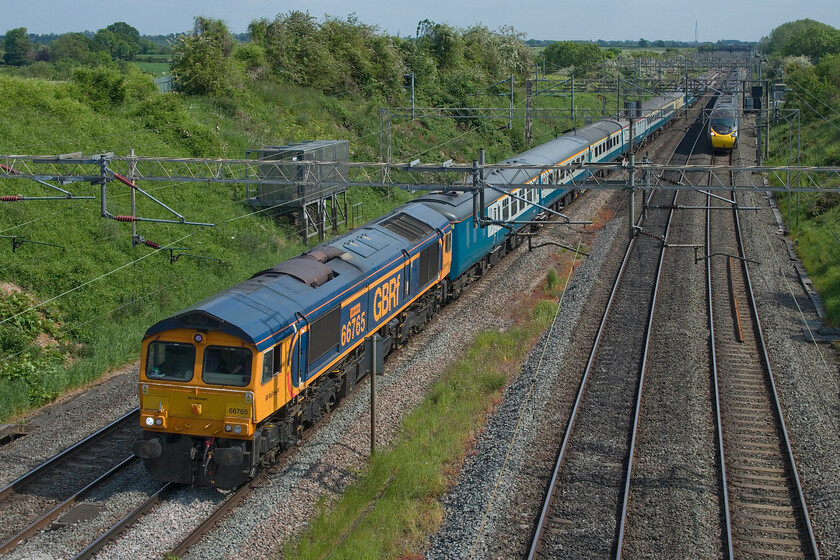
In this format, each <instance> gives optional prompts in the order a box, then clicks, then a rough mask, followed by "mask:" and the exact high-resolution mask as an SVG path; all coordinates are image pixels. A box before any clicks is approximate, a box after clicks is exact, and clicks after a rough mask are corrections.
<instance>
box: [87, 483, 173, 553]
mask: <svg viewBox="0 0 840 560" xmlns="http://www.w3.org/2000/svg"><path fill="white" fill-rule="evenodd" d="M180 487H181V485H180V484H175V483H173V482H167V483H166V484H165V485H164V486H162V487H161V488H160V489H159V490H158V491H157V492H155V493H154V494H152V495H151V496H150V497H149V499H147V500H146V501H145V502H143V503H142V504H140V506H138V507H137V508H136V509H135V510H134V511H132V512H131V513H129V514H128V515H126V516H125V517H123V518H122V519H120V520H119V521H118V522H117V523H116V524H115V525H114V526H112V527H111V528H110V529H108V531H106V532H105V534H103V535H101V536H100V537H99V538H97V539H96V540H95V541H93V542H92V543H90V544H89V545H88V546H87V547H85V549H84V550H82V551H81V552H79V553H78V554H77V555H76V556H74V557H73V558H74V560H83V559H85V558H91V557H93V555H94V554H96V553H97V552H99V551H100V550H101V549H102V548H103V547H104V546H105V545H106V544H108V543H109V542H110V541H112V540H114V539H115V538H117V537H118V536H119V535H120V533H122V532H123V531H125V530H126V529H127V528H129V527H130V526H131V525H133V524H134V523H135V522H136V521H137V520H138V519H140V517H141V516H142V515H143V514H145V513H146V512H148V511H149V510H151V509H152V508H153V507H154V506H156V505H157V504H158V503H159V502H160V501H161V500H162V499H165V498H166V497H168V496H169V495H170V494H172V493H173V492H174V491H175V490H177V489H178V488H180Z"/></svg>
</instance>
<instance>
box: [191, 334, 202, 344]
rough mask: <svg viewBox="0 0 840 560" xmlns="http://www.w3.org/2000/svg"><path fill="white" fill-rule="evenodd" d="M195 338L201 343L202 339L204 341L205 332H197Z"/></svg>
mask: <svg viewBox="0 0 840 560" xmlns="http://www.w3.org/2000/svg"><path fill="white" fill-rule="evenodd" d="M193 340H195V341H196V342H198V343H199V344H201V342H202V341H204V335H203V334H201V333H195V334H194V335H193Z"/></svg>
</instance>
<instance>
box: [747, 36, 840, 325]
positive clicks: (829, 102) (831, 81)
mask: <svg viewBox="0 0 840 560" xmlns="http://www.w3.org/2000/svg"><path fill="white" fill-rule="evenodd" d="M762 48H763V49H764V51H765V52H766V53H767V55H768V57H769V62H770V63H771V72H772V76H771V77H772V80H773V81H775V82H782V81H783V82H784V84H785V87H786V88H787V89H788V91H787V92H786V97H785V102H784V104H783V105H781V107H780V108H779V111H778V112H777V113H776V114H777V115H778V117H777V122H774V123H773V124H772V129H771V143H770V146H771V154H770V155H771V158H770V160H769V163H771V164H778V165H787V164H788V163H790V164H792V165H797V164H798V165H807V166H823V167H837V166H839V165H840V30H837V29H834V28H833V27H831V26H828V25H825V24H823V23H819V22H816V21H813V20H799V21H795V22H790V23H786V24H784V25H781V26H779V27H777V28H776V29H774V30H773V32H772V33H771V34H770V35H769V37H767V38H765V40H763V41H762ZM797 112H798V116H799V118H798V119H797ZM800 144H801V153H800V154H799V161H798V162H797V149H798V147H799V145H800ZM794 179H795V178H794ZM799 180H800V181H802V179H801V178H800V179H799ZM794 184H796V183H794ZM823 186H824V187H834V188H837V187H838V186H840V181H838V180H837V179H836V178H828V180H827V181H826V182H825V184H823ZM778 198H779V205H780V207H781V209H782V214H783V216H784V217H785V218H786V219H787V220H788V229H789V230H790V231H791V236H792V237H793V238H794V239H796V240H797V242H798V244H797V250H798V251H799V254H800V256H801V258H802V260H803V263H804V264H805V267H806V268H807V270H808V274H809V276H810V277H811V279H812V280H813V282H814V285H815V286H816V288H817V289H818V290H819V292H820V294H821V296H822V299H823V303H824V304H825V307H826V312H827V313H828V319H829V321H830V322H832V323H833V324H840V259H838V255H840V226H838V224H840V204H838V203H840V195H837V194H834V193H807V194H806V193H803V194H800V195H799V196H787V195H782V196H779V197H778Z"/></svg>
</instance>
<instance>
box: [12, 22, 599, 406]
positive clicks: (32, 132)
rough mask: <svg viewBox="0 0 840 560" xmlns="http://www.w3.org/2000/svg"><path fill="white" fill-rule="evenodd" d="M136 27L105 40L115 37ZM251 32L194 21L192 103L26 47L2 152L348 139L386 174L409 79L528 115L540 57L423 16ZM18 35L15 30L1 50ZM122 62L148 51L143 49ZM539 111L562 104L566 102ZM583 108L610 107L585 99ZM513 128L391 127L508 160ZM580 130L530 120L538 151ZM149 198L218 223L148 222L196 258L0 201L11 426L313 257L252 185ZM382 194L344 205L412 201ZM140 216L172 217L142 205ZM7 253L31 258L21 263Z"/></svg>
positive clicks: (103, 225)
mask: <svg viewBox="0 0 840 560" xmlns="http://www.w3.org/2000/svg"><path fill="white" fill-rule="evenodd" d="M127 27H130V26H127V24H124V25H117V24H114V26H109V28H108V30H109V33H111V34H117V32H118V31H119V30H124V31H125V30H126V28H127ZM128 31H130V30H128ZM251 31H252V33H253V40H252V41H249V42H244V43H243V42H240V41H239V40H238V39H237V37H235V36H232V35H231V34H230V33H229V31H228V30H227V28H226V27H225V26H224V24H223V23H221V22H219V21H215V20H208V19H205V18H198V19H197V20H196V28H195V30H194V33H192V34H188V35H184V36H183V37H182V38H181V39H180V40H177V41H176V44H175V48H174V54H173V72H176V73H177V74H178V77H179V87H180V89H181V90H180V91H178V92H175V93H168V94H161V93H159V92H158V91H157V88H156V87H155V85H154V84H153V83H152V78H151V76H150V75H149V74H147V73H145V72H142V71H141V70H139V69H138V67H137V66H136V65H135V64H134V63H133V61H129V60H122V59H119V60H115V59H114V58H113V56H112V54H111V51H108V57H110V59H108V58H107V57H105V56H104V53H105V51H104V50H96V49H93V48H92V45H94V43H93V38H91V37H89V36H87V35H84V34H78V36H77V35H72V34H71V36H70V37H66V36H64V35H62V36H60V37H57V38H55V39H54V40H53V42H52V43H49V44H47V45H46V48H47V49H48V52H49V53H51V55H50V56H53V55H55V56H56V57H58V56H59V55H58V54H56V53H61V52H64V53H70V52H74V53H76V54H74V55H72V56H70V55H68V58H56V60H55V61H51V60H41V61H35V60H34V58H32V56H31V55H32V53H33V51H36V50H37V49H40V47H39V46H37V45H36V46H33V45H32V44H30V45H29V47H27V48H26V49H23V48H22V49H21V50H20V52H21V53H24V52H26V53H28V54H27V55H26V56H27V59H26V61H25V63H24V65H23V66H6V67H4V68H2V69H0V90H2V91H3V92H4V95H3V96H0V125H1V126H2V127H3V131H4V134H3V138H2V140H0V153H5V154H21V153H24V154H25V153H29V154H62V153H71V152H82V153H83V154H86V155H90V154H97V153H105V152H113V153H115V154H117V155H123V156H124V155H127V154H128V153H129V151H130V150H132V149H134V150H135V153H136V154H137V155H141V156H169V157H221V158H241V157H243V155H244V153H245V150H246V149H248V148H255V147H262V146H266V145H282V144H286V143H290V142H295V141H300V140H305V139H319V138H335V139H346V140H349V141H350V147H351V158H352V159H353V160H356V161H376V160H378V158H379V145H378V141H379V109H380V108H381V107H385V106H389V105H392V106H406V105H408V100H409V92H408V91H407V90H406V89H405V88H404V82H403V74H404V73H409V72H414V73H415V77H416V87H417V91H416V100H415V102H416V105H417V106H424V105H425V106H446V105H462V106H464V105H465V106H496V107H506V106H507V103H508V100H507V99H505V98H503V97H498V96H496V95H495V94H497V93H504V92H505V91H506V86H505V85H501V86H499V87H498V89H496V90H493V89H491V90H489V91H488V92H486V93H491V94H494V95H490V96H486V97H477V96H474V95H473V94H474V93H475V92H476V91H480V90H482V89H484V88H486V87H487V86H489V85H492V84H493V83H494V81H495V80H496V78H499V77H501V78H505V77H507V76H509V75H510V74H511V73H513V74H514V76H515V79H516V82H517V87H516V95H517V98H516V100H515V102H516V105H517V106H519V107H521V106H522V104H523V99H522V93H521V92H522V89H523V88H522V80H523V79H524V76H525V73H526V72H527V70H528V69H529V68H531V64H532V62H533V59H532V58H531V55H530V52H529V51H528V49H527V48H525V47H524V46H523V45H522V43H521V41H520V37H519V36H518V35H517V34H516V33H515V32H514V31H513V30H510V29H504V30H501V31H499V32H494V31H490V30H488V29H487V28H484V27H473V28H469V29H465V30H464V29H456V28H453V27H450V26H447V25H443V24H435V23H433V22H429V21H424V22H421V24H420V25H419V27H418V36H417V37H415V38H413V39H401V38H396V37H389V36H384V35H382V34H380V33H378V32H377V31H376V29H375V28H372V27H370V26H367V25H364V24H362V23H360V22H358V21H356V20H355V19H353V18H348V19H346V20H338V19H334V18H326V19H325V20H323V21H317V20H315V19H314V18H312V17H311V16H309V15H308V14H305V13H300V12H291V13H289V14H286V15H281V16H278V17H277V18H276V19H275V20H273V21H268V20H261V21H257V22H254V23H253V24H252V26H251ZM261 33H262V34H261ZM97 34H98V32H97ZM95 35H96V34H94V38H95ZM124 35H126V36H129V37H130V36H134V34H133V33H130V32H128V33H124ZM24 36H25V33H18V34H15V33H11V32H7V33H6V36H5V38H4V41H5V40H6V39H7V38H9V37H11V39H8V40H9V41H11V42H12V43H14V41H15V37H18V38H21V37H24ZM101 36H103V37H108V36H109V35H108V34H105V33H103V34H101ZM83 38H84V40H82V39H83ZM304 38H308V39H314V40H312V41H305V40H304ZM21 40H22V39H21ZM24 42H25V41H24ZM56 42H57V44H55V43H56ZM96 44H99V43H96ZM312 44H317V45H319V47H318V48H320V49H323V50H320V51H318V52H317V53H314V54H317V55H318V56H323V57H327V60H328V61H329V64H330V65H331V66H336V67H338V68H340V69H341V72H340V74H336V73H331V74H329V75H328V76H326V77H329V79H325V75H323V74H318V72H316V71H314V70H311V69H308V68H309V67H308V65H307V64H306V62H305V61H306V60H308V57H310V56H313V53H312V52H307V51H306V50H305V49H306V48H309V47H310V46H311V45H312ZM74 45H75V46H74ZM80 45H81V46H80ZM71 47H73V48H72V49H71ZM76 47H78V48H76ZM86 48H87V50H86ZM74 49H75V50H74ZM13 50H14V49H11V50H10V51H7V52H11V51H13ZM114 52H115V53H118V52H124V53H129V54H130V53H132V52H135V53H136V54H134V55H133V56H134V58H135V59H136V58H137V57H144V56H145V57H149V56H152V55H143V54H142V49H141V50H140V51H133V50H132V49H128V50H122V51H120V50H115V51H114ZM92 53H93V55H92ZM96 53H99V54H96ZM61 56H64V55H61ZM127 56H128V55H127ZM73 57H75V58H73ZM203 62H207V63H208V64H203ZM295 67H301V68H303V69H304V70H305V71H304V70H301V69H300V68H298V69H295ZM38 68H40V69H41V70H38ZM322 70H324V69H323V68H322ZM40 73H43V76H41V77H34V76H39V75H40ZM221 75H223V76H221ZM538 103H541V104H543V105H544V106H554V107H561V106H566V107H567V106H568V100H566V99H563V100H558V99H547V100H538ZM576 104H577V105H578V107H582V106H583V107H585V106H589V107H600V106H601V103H600V101H599V100H598V99H596V98H594V96H585V95H580V96H578V97H577V100H576ZM610 106H612V102H611V105H610ZM507 124H508V123H507V119H502V120H483V121H479V122H476V121H470V120H457V121H456V120H451V119H417V120H415V121H410V120H407V119H406V120H395V121H394V122H393V123H392V154H393V158H394V159H396V160H399V159H402V160H404V161H408V160H411V159H415V158H417V157H422V158H423V159H424V161H430V160H431V161H443V160H446V159H450V158H452V159H455V160H456V161H470V160H472V159H473V158H474V157H475V156H476V154H477V153H478V150H479V148H482V147H483V148H486V149H487V157H488V159H489V160H490V161H497V160H499V159H502V158H504V157H506V156H509V155H511V154H513V153H516V152H518V151H522V150H523V149H524V147H525V146H524V140H523V124H522V122H521V121H514V122H513V127H512V128H508V127H507ZM569 126H571V125H570V123H568V122H562V121H545V122H543V121H536V122H535V123H534V133H535V142H542V141H545V140H547V139H549V138H553V137H554V136H555V135H556V134H558V133H560V132H562V131H563V130H564V129H565V128H568V127H569ZM140 186H141V187H143V188H145V189H147V190H148V191H149V192H150V193H151V194H153V195H154V196H155V197H157V198H158V199H160V200H161V201H162V202H164V203H166V204H167V205H169V206H170V207H172V208H174V209H176V210H177V211H178V212H180V213H182V214H183V215H184V216H185V217H186V218H187V219H188V220H190V221H198V222H207V223H213V224H215V226H214V227H205V228H198V227H187V226H176V225H168V224H139V225H138V234H139V235H142V236H144V237H145V238H147V239H149V240H151V241H155V242H158V243H160V244H161V245H162V246H164V247H175V248H178V250H176V251H173V253H172V255H173V256H175V255H178V254H180V253H187V254H188V255H194V256H192V257H191V256H183V257H181V258H179V259H178V260H177V261H176V262H170V258H169V257H170V252H169V251H160V252H156V251H154V250H152V249H150V248H148V247H145V246H142V245H141V246H137V247H133V246H132V244H131V238H130V231H129V227H130V226H129V225H128V224H122V223H119V222H115V221H113V220H106V219H103V218H100V217H99V206H98V202H96V201H94V200H87V201H86V200H64V201H21V202H14V203H2V204H0V302H2V304H0V421H3V420H4V419H8V418H10V417H11V416H13V415H15V414H17V413H19V412H21V411H24V410H26V409H27V408H29V407H32V406H39V405H41V404H43V403H45V402H49V401H50V400H51V399H53V398H55V397H56V396H57V395H59V394H61V393H62V392H63V391H65V390H66V389H67V388H68V387H76V386H80V385H83V384H85V383H88V382H91V381H93V380H95V379H97V378H98V377H99V376H101V375H102V374H103V372H107V371H110V370H114V369H116V368H119V367H120V366H122V365H123V364H125V363H127V362H129V361H131V360H133V359H136V358H137V356H138V352H139V347H140V344H139V341H140V339H141V337H142V334H143V332H144V331H145V329H146V328H147V327H148V326H149V325H150V324H152V323H154V322H155V321H156V320H158V319H159V318H161V317H163V316H165V315H167V314H170V313H173V312H175V311H177V310H178V309H181V308H183V307H185V306H187V305H189V304H191V303H194V302H195V301H198V300H200V299H201V298H203V297H206V296H207V295H210V294H212V293H214V292H217V291H219V290H221V289H223V288H225V287H228V286H230V285H232V284H234V283H235V282H237V281H240V280H243V279H245V278H247V277H248V276H249V275H251V274H252V273H254V272H256V271H258V270H262V269H265V268H267V267H269V266H272V265H274V264H276V263H277V262H279V261H281V260H283V259H286V258H289V257H291V256H293V255H295V254H297V253H299V252H301V251H302V250H304V246H303V245H302V244H301V243H300V241H299V237H298V235H297V233H296V231H295V228H294V226H292V225H290V224H289V222H288V221H285V220H276V219H275V218H274V216H272V215H270V214H269V213H254V212H253V210H252V209H250V208H249V207H248V205H247V203H246V202H245V198H246V195H247V191H246V187H245V186H239V187H228V186H219V185H212V184H211V185H206V184H200V183H186V184H173V183H154V184H143V183H142V182H141V185H140ZM63 188H65V189H66V190H70V191H71V192H73V194H74V195H78V196H90V197H98V194H99V193H98V188H95V187H94V186H91V185H89V184H85V183H72V184H69V185H64V186H63ZM7 194H20V195H25V196H28V197H39V196H54V195H55V194H56V192H55V191H54V190H51V189H49V188H47V187H44V186H41V185H39V184H37V183H34V182H32V181H29V180H27V181H23V180H12V179H5V180H0V195H7ZM383 194H385V193H382V192H380V191H379V190H376V189H371V188H354V189H351V192H350V199H351V200H350V201H351V204H357V203H361V204H362V208H363V209H364V215H363V216H362V218H361V219H362V220H364V219H370V218H372V217H374V216H377V215H380V214H381V213H383V212H385V211H386V210H387V209H389V208H391V207H393V206H394V205H396V204H398V203H400V202H401V201H404V200H407V199H408V197H410V195H409V194H407V193H404V192H401V191H397V190H391V192H389V193H387V194H388V196H383ZM128 195H129V193H128V190H127V189H126V188H124V187H122V186H120V185H119V184H118V183H112V184H111V185H110V186H109V195H108V209H109V211H110V212H111V213H112V214H130V209H129V206H128V201H129V196H128ZM137 215H141V216H144V217H151V218H159V219H160V218H169V217H171V215H170V214H167V213H166V212H165V211H164V210H162V209H161V208H160V207H158V206H156V205H154V204H151V203H149V202H148V201H146V200H144V199H143V198H142V197H141V199H140V200H139V201H138V210H137ZM357 223H358V222H357ZM13 243H17V244H20V243H22V245H20V246H17V245H15V246H14V247H15V249H16V250H15V251H12V248H13ZM38 243H49V244H53V245H57V246H58V247H53V246H50V245H40V244H38ZM196 257H198V258H196ZM201 257H210V258H201ZM213 259H219V260H218V261H217V260H213Z"/></svg>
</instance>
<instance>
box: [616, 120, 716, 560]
mask: <svg viewBox="0 0 840 560" xmlns="http://www.w3.org/2000/svg"><path fill="white" fill-rule="evenodd" d="M686 132H688V131H686ZM702 136H703V128H702V127H700V129H699V130H698V134H697V135H696V136H695V138H694V143H693V144H692V146H691V150H690V152H689V154H688V156H687V160H688V159H690V158H691V155H692V154H694V152H695V150H696V149H697V143H698V142H699V141H700V138H701V137H702ZM677 148H679V144H678V145H677V146H676V147H674V151H673V152H672V153H671V156H670V157H669V158H668V161H669V162H670V160H671V159H672V158H673V157H674V155H675V154H676V151H677ZM678 195H679V192H677V193H675V195H674V199H673V202H672V204H671V208H669V213H668V221H667V224H666V226H665V235H664V236H663V242H662V250H661V251H660V253H659V263H658V264H657V269H656V280H655V281H654V288H653V299H652V300H651V308H650V317H649V320H648V325H647V333H646V334H645V345H644V351H643V354H642V367H641V371H640V374H639V390H638V394H637V398H636V404H635V412H634V417H633V431H632V436H631V439H630V451H629V453H628V462H627V476H626V479H625V482H624V498H623V500H622V504H621V521H620V523H619V528H618V538H617V544H616V553H615V557H616V559H620V558H621V553H622V548H623V546H624V532H625V529H626V528H627V517H628V513H629V508H630V481H631V476H632V474H633V456H634V455H635V451H636V435H637V433H638V427H639V426H638V425H639V418H640V416H641V407H642V394H643V388H644V380H645V372H646V370H647V359H648V351H649V349H650V336H651V331H652V330H653V328H652V327H653V314H654V311H655V309H656V298H657V296H658V294H659V284H660V276H661V274H662V265H663V262H664V260H665V249H666V248H667V246H668V236H669V234H670V232H671V223H672V220H673V218H674V212H675V210H676V209H677V197H678ZM651 199H652V194H651V197H650V198H649V199H648V202H650V200H651Z"/></svg>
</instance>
